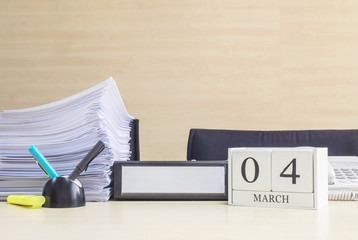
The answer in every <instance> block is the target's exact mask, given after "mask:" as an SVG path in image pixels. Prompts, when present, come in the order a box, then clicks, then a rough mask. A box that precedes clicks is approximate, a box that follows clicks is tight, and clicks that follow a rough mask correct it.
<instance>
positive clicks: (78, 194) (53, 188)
mask: <svg viewBox="0 0 358 240" xmlns="http://www.w3.org/2000/svg"><path fill="white" fill-rule="evenodd" d="M77 181H78V180H77ZM78 183H79V185H78V184H77V183H75V182H74V181H72V180H70V179H68V178H66V177H56V178H51V179H50V180H49V181H48V182H47V183H46V184H45V186H44V187H43V190H42V196H44V197H45V204H44V205H43V207H48V208H73V207H82V206H85V205H86V199H85V192H84V190H83V186H82V184H81V183H80V182H79V181H78Z"/></svg>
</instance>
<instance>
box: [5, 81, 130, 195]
mask: <svg viewBox="0 0 358 240" xmlns="http://www.w3.org/2000/svg"><path fill="white" fill-rule="evenodd" d="M132 120H133V117H132V116H130V115H129V114H128V112H127V110H126V108H125V106H124V103H123V100H122V98H121V95H120V93H119V91H118V88H117V85H116V83H115V81H114V80H113V79H112V78H109V79H107V80H106V81H104V82H102V83H100V84H98V85H97V86H95V87H92V88H90V89H88V90H86V91H83V92H81V93H78V94H76V95H73V96H71V97H68V98H65V99H62V100H60V101H57V102H53V103H50V104H46V105H43V106H39V107H34V108H27V109H21V110H5V111H4V112H2V113H0V198H1V199H5V198H6V197H7V196H8V195H10V194H41V192H42V187H43V185H44V184H45V182H46V181H48V180H49V179H48V178H47V176H46V175H45V173H44V172H43V171H42V170H41V168H40V167H39V166H38V165H37V164H36V162H35V160H34V159H33V157H32V156H31V154H30V153H29V151H28V149H29V147H31V146H32V145H35V146H36V147H37V148H38V149H39V150H40V151H41V153H42V154H43V155H44V156H45V157H46V158H47V160H48V161H49V162H50V163H51V165H52V166H53V167H54V168H55V169H56V171H57V172H58V173H59V174H60V175H61V176H66V175H69V174H70V173H71V172H72V170H73V169H74V168H75V167H76V165H77V164H78V163H79V162H80V161H81V159H82V158H83V157H84V156H85V155H86V154H87V152H88V151H89V150H90V149H91V148H92V147H93V146H94V145H95V144H96V143H97V141H98V140H102V142H104V144H105V145H106V148H105V149H104V150H103V152H102V153H101V154H99V155H98V156H97V158H96V159H94V160H93V161H92V162H91V164H90V165H89V167H88V169H87V171H85V172H82V173H81V175H80V177H79V180H80V181H81V182H82V184H83V186H84V189H85V194H86V200H87V201H107V200H108V199H109V197H110V195H111V193H112V188H111V187H109V185H110V184H111V173H112V172H111V171H112V170H111V168H112V166H113V162H114V160H116V161H127V160H129V158H130V155H131V151H130V144H129V141H130V131H131V127H130V123H131V121H132Z"/></svg>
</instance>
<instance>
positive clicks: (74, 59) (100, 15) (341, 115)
mask: <svg viewBox="0 0 358 240" xmlns="http://www.w3.org/2000/svg"><path fill="white" fill-rule="evenodd" d="M109 76H113V77H114V79H116V82H117V84H118V87H119V90H120V92H121V94H122V97H123V99H124V101H125V104H126V106H127V108H128V111H129V113H130V114H132V115H133V116H135V117H136V118H139V119H140V136H141V155H142V159H143V160H184V159H185V157H186V144H187V138H188V132H189V129H190V128H223V129H258V130H261V129H263V130H269V129H270V130H272V129H281V130H282V129H324V128H358V103H357V99H358V79H357V77H358V1H355V0H351V1H349V0H322V1H316V0H282V1H279V0H199V1H195V0H180V1H174V0H101V1H87V0H79V1H40V0H32V1H26V0H21V1H20V0H19V1H11V0H1V1H0V86H1V87H0V110H4V109H14V108H24V107H32V106H37V105H40V104H45V103H48V102H51V101H55V100H58V99H61V98H63V97H66V96H69V95H71V94H74V93H77V92H79V91H82V90H84V89H87V88H89V87H91V86H94V85H95V84H98V83H99V82H101V81H103V80H105V79H107V78H108V77H109Z"/></svg>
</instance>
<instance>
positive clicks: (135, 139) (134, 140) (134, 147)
mask: <svg viewBox="0 0 358 240" xmlns="http://www.w3.org/2000/svg"><path fill="white" fill-rule="evenodd" d="M130 127H131V132H130V137H131V140H130V142H129V143H130V151H131V152H132V154H131V157H130V161H139V160H140V153H139V152H140V151H139V120H138V119H133V120H132V121H131V123H130Z"/></svg>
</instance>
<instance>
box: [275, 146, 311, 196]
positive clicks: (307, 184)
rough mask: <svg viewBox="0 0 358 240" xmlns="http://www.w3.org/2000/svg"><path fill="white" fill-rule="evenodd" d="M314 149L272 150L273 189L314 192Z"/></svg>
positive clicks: (278, 190)
mask: <svg viewBox="0 0 358 240" xmlns="http://www.w3.org/2000/svg"><path fill="white" fill-rule="evenodd" d="M313 152H314V150H313V149H306V150H304V149H302V150H300V149H297V150H286V149H282V150H279V149H277V150H272V155H271V164H272V191H274V192H306V193H312V192H313V164H314V162H313Z"/></svg>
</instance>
